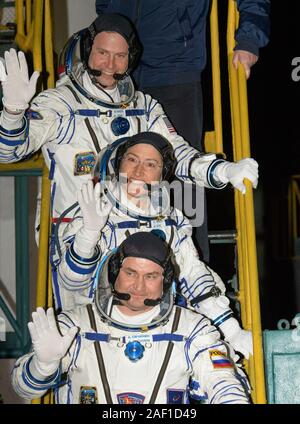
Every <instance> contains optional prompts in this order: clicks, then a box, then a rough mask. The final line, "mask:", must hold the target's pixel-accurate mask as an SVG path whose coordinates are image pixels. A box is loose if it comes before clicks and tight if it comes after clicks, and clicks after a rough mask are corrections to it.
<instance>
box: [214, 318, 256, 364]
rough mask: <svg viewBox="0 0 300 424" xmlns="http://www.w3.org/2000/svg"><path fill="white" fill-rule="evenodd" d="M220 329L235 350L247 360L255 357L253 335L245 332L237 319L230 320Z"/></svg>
mask: <svg viewBox="0 0 300 424" xmlns="http://www.w3.org/2000/svg"><path fill="white" fill-rule="evenodd" d="M219 328H220V330H221V331H222V333H223V334H224V337H225V340H226V341H228V342H229V343H230V345H231V346H232V347H233V349H234V350H236V351H237V352H240V353H242V354H243V355H244V357H245V358H246V359H249V356H250V355H253V342H252V333H251V331H246V330H243V329H242V328H241V327H240V326H239V323H238V321H237V320H236V319H235V318H233V317H231V318H229V319H228V320H227V321H225V322H223V324H221V325H220V327H219Z"/></svg>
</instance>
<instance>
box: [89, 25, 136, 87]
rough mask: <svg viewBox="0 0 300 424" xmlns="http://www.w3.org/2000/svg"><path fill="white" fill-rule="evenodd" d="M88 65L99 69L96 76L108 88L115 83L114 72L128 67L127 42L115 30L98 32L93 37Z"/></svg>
mask: <svg viewBox="0 0 300 424" xmlns="http://www.w3.org/2000/svg"><path fill="white" fill-rule="evenodd" d="M89 67H90V68H91V69H96V70H98V71H101V75H100V76H99V77H96V79H97V81H98V82H99V84H101V85H102V86H103V87H105V88H108V89H113V88H114V87H115V86H116V85H117V81H116V80H115V78H114V74H124V73H125V72H126V71H127V68H128V44H127V42H126V40H125V38H123V37H122V36H121V35H120V34H118V33H117V32H106V31H103V32H100V33H99V34H97V35H96V37H95V38H94V42H93V46H92V49H91V53H90V57H89Z"/></svg>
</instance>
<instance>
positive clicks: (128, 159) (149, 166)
mask: <svg viewBox="0 0 300 424" xmlns="http://www.w3.org/2000/svg"><path fill="white" fill-rule="evenodd" d="M122 161H123V162H124V163H126V164H127V165H129V166H132V167H136V166H138V165H142V166H143V167H144V169H145V170H146V171H156V170H157V169H159V168H162V165H161V164H160V163H158V162H157V160H155V159H146V160H144V161H141V160H140V159H138V158H137V156H135V155H133V154H131V153H127V154H125V155H124V156H123V159H122Z"/></svg>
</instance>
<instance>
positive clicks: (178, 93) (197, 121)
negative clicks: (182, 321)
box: [140, 81, 209, 262]
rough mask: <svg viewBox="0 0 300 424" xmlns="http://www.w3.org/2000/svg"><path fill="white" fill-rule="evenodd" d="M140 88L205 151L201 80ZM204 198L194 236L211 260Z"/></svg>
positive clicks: (199, 247) (182, 134) (177, 129)
mask: <svg viewBox="0 0 300 424" xmlns="http://www.w3.org/2000/svg"><path fill="white" fill-rule="evenodd" d="M140 89H141V90H142V91H144V92H145V93H148V94H150V95H151V96H152V97H153V98H154V99H156V100H158V101H159V103H160V104H161V105H162V106H163V108H164V111H165V112H166V115H167V116H168V118H169V119H170V121H171V122H172V124H173V125H174V128H175V129H176V131H177V133H178V134H179V135H181V136H182V137H183V138H184V139H185V140H186V141H187V142H188V143H189V144H190V145H191V146H193V147H195V149H197V150H200V151H202V131H203V99H202V88H201V82H200V81H197V82H193V83H188V84H178V85H170V86H162V87H140ZM196 190H197V186H195V188H194V193H195V191H196ZM194 195H195V194H194ZM203 199H204V200H203V201H204V205H203V207H204V222H203V224H202V225H201V226H200V227H197V228H194V233H193V239H194V243H195V245H196V246H197V248H198V250H199V251H200V252H199V253H200V254H201V253H202V259H203V260H205V261H206V262H208V261H209V245H208V236H207V231H208V230H207V211H206V199H205V194H204V197H203ZM183 212H184V211H183Z"/></svg>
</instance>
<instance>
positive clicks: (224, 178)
mask: <svg viewBox="0 0 300 424" xmlns="http://www.w3.org/2000/svg"><path fill="white" fill-rule="evenodd" d="M140 53H141V46H140V43H139V41H138V38H137V36H136V32H135V29H134V27H133V25H132V24H131V22H130V21H129V20H127V18H125V17H123V16H121V15H118V14H104V15H101V16H99V17H98V18H97V19H96V20H95V21H94V22H93V23H92V24H91V25H90V26H89V27H88V28H85V29H83V30H81V31H79V32H78V33H76V34H74V35H73V36H72V37H71V38H70V40H69V41H68V43H67V44H66V46H65V49H64V50H63V53H62V55H61V58H62V60H61V63H62V68H61V70H63V71H64V72H63V73H62V76H61V78H60V79H59V81H58V82H57V85H56V88H55V89H48V90H45V91H43V92H42V93H40V94H39V95H38V96H37V97H35V98H34V99H33V101H32V103H31V105H30V109H28V108H29V102H30V100H31V98H32V97H33V96H34V94H35V87H36V81H37V78H38V73H37V72H34V73H33V75H32V76H31V78H30V79H29V76H28V68H27V63H26V59H25V56H24V54H23V53H22V52H18V54H17V53H16V51H15V50H13V49H10V51H6V52H5V55H4V58H5V64H3V63H2V62H0V81H1V82H2V88H3V105H4V109H3V111H2V113H1V116H0V163H1V162H2V163H6V162H16V161H19V160H21V159H25V158H28V157H30V156H31V155H32V154H33V153H34V152H36V151H37V150H39V149H40V148H42V151H43V155H44V158H45V161H46V164H47V166H48V168H49V171H50V172H49V177H50V179H51V182H52V189H51V196H52V199H51V207H52V212H51V216H52V222H53V223H55V222H56V221H57V219H58V217H59V216H60V214H61V213H62V212H63V211H65V210H66V209H67V208H68V207H69V206H71V205H72V204H73V203H74V202H75V201H76V197H75V193H76V191H77V190H78V189H80V188H81V186H82V184H83V183H86V182H87V180H88V179H89V178H90V176H91V172H92V170H93V168H94V165H95V159H96V154H97V153H99V152H100V151H101V150H102V149H103V148H104V147H105V146H107V145H109V144H111V143H112V142H113V141H115V140H116V139H117V138H119V137H120V136H122V135H125V134H126V136H131V135H134V134H137V133H139V132H141V131H155V132H157V133H159V134H162V135H164V136H165V137H166V138H167V139H168V140H169V141H170V142H171V144H172V145H173V147H174V151H175V157H176V159H177V168H176V176H177V177H178V178H179V179H181V180H183V181H190V182H191V181H193V182H196V183H197V184H200V185H204V186H205V187H213V188H223V187H224V186H225V185H226V184H227V183H228V182H230V183H231V184H232V185H233V186H234V187H235V188H237V189H239V190H241V191H242V192H245V190H246V189H245V186H244V184H243V179H244V178H248V179H249V180H250V181H251V182H252V183H253V186H254V187H255V186H256V184H257V179H258V170H257V167H258V165H257V163H256V162H255V160H253V159H250V158H247V159H243V160H241V161H239V162H237V163H230V162H227V161H224V162H219V161H218V159H217V157H216V155H214V154H207V155H205V154H200V153H199V152H198V151H197V150H195V149H194V148H192V147H190V146H189V144H188V143H187V142H186V141H185V140H184V139H183V138H182V137H180V135H178V134H177V133H176V131H175V129H174V128H173V127H172V125H171V124H170V122H169V120H168V118H167V117H166V115H165V114H164V111H163V110H162V107H161V106H160V104H159V103H158V102H157V101H156V100H154V99H152V98H151V97H150V96H149V95H147V94H144V93H142V92H139V91H135V89H134V86H133V83H132V80H131V78H130V76H129V74H130V72H131V71H132V69H133V68H134V66H135V64H136V62H137V61H138V59H139V56H140ZM73 213H74V210H71V211H70V213H69V214H68V215H66V216H65V218H64V220H65V222H69V221H70V220H72V217H73Z"/></svg>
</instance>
